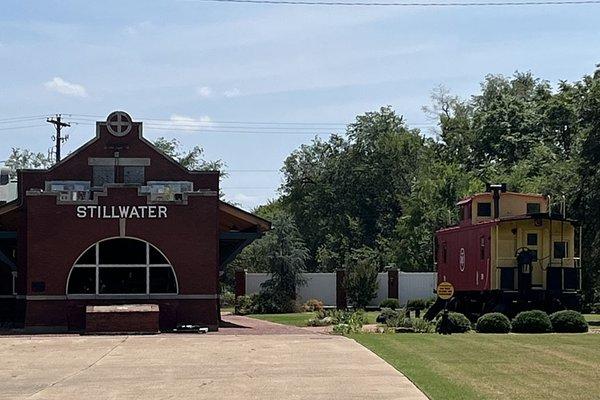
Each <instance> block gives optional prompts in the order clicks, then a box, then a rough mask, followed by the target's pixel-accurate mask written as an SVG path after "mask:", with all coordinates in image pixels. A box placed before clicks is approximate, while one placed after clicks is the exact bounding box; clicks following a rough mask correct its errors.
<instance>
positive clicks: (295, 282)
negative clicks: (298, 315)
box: [260, 214, 308, 312]
mask: <svg viewBox="0 0 600 400" xmlns="http://www.w3.org/2000/svg"><path fill="white" fill-rule="evenodd" d="M260 241H261V242H262V243H261V246H264V250H265V255H266V258H265V260H264V261H265V264H266V265H265V266H266V272H268V274H269V279H268V280H267V281H265V282H264V283H263V284H262V285H261V288H262V290H261V292H262V293H261V296H266V297H267V298H268V299H269V301H270V302H271V303H272V304H273V305H274V308H275V309H274V310H272V311H278V312H290V311H294V309H295V300H296V289H297V288H298V287H300V286H302V285H304V284H305V280H304V278H303V276H302V273H303V272H304V271H305V266H306V261H307V259H308V250H307V248H306V246H305V245H304V242H303V240H302V238H301V236H300V233H299V232H298V228H297V227H296V225H295V224H294V221H293V219H292V218H291V217H290V216H289V215H286V214H280V215H278V216H277V217H276V218H275V219H274V220H273V229H272V230H271V231H270V232H268V233H267V234H266V235H265V237H264V238H262V239H260Z"/></svg>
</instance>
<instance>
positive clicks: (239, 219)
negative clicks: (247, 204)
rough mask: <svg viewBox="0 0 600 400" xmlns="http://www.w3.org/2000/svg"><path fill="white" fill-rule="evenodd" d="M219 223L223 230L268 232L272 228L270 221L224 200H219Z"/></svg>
mask: <svg viewBox="0 0 600 400" xmlns="http://www.w3.org/2000/svg"><path fill="white" fill-rule="evenodd" d="M219 225H220V226H219V229H220V230H221V231H222V232H228V231H240V232H243V231H255V232H257V231H258V232H266V231H268V230H270V229H271V222H270V221H267V220H266V219H264V218H261V217H259V216H257V215H254V214H252V213H249V212H248V211H245V210H242V209H241V208H238V207H235V206H232V205H231V204H228V203H225V202H224V201H219Z"/></svg>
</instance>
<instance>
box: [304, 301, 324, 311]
mask: <svg viewBox="0 0 600 400" xmlns="http://www.w3.org/2000/svg"><path fill="white" fill-rule="evenodd" d="M302 310H303V311H304V312H312V311H322V310H323V302H322V301H321V300H319V299H310V300H308V301H307V302H306V303H304V304H303V305H302Z"/></svg>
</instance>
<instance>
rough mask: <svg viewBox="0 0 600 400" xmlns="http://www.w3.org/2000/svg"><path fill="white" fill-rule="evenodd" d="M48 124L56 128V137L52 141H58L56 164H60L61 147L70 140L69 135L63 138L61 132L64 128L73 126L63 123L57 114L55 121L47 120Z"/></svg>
mask: <svg viewBox="0 0 600 400" xmlns="http://www.w3.org/2000/svg"><path fill="white" fill-rule="evenodd" d="M46 122H49V123H51V124H52V125H54V126H55V127H56V136H52V140H56V162H59V161H60V145H61V144H62V143H64V142H66V141H67V140H68V139H69V135H66V136H65V137H64V138H63V137H61V136H60V130H61V129H62V128H63V127H69V126H71V124H69V123H67V122H62V121H61V115H60V114H56V117H54V119H52V118H48V119H46Z"/></svg>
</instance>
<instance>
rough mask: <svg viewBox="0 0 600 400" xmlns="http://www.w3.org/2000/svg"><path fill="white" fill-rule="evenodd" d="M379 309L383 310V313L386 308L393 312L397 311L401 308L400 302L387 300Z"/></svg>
mask: <svg viewBox="0 0 600 400" xmlns="http://www.w3.org/2000/svg"><path fill="white" fill-rule="evenodd" d="M379 308H381V309H382V311H383V309H384V308H391V309H392V310H397V309H399V308H400V302H399V301H398V299H391V298H389V299H385V300H383V301H382V302H381V304H380V305H379Z"/></svg>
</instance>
